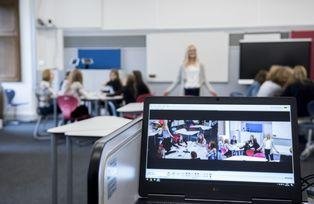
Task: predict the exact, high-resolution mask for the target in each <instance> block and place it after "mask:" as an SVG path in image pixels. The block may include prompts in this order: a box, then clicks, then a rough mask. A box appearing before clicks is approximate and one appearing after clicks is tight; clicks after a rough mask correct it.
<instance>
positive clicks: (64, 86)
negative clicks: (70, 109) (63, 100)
mask: <svg viewBox="0 0 314 204" xmlns="http://www.w3.org/2000/svg"><path fill="white" fill-rule="evenodd" d="M70 74H71V71H67V72H66V73H65V77H64V79H63V81H62V82H61V83H60V94H64V93H65V91H66V90H67V89H68V87H69V84H70Z"/></svg>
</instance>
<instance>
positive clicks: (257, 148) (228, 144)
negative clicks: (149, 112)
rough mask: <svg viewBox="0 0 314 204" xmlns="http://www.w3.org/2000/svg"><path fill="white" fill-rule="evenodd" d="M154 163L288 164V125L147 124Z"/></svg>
mask: <svg viewBox="0 0 314 204" xmlns="http://www.w3.org/2000/svg"><path fill="white" fill-rule="evenodd" d="M148 136H149V137H148V142H149V144H148V145H149V154H150V157H151V158H156V159H189V160H222V161H254V162H291V160H292V132H291V126H290V122H277V121H276V122H272V121H220V120H163V119H161V120H149V126H148Z"/></svg>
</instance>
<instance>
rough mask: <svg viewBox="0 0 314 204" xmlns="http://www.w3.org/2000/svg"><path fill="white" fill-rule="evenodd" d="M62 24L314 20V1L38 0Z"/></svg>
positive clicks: (233, 24)
mask: <svg viewBox="0 0 314 204" xmlns="http://www.w3.org/2000/svg"><path fill="white" fill-rule="evenodd" d="M36 1H37V2H38V3H37V5H38V6H37V10H38V13H39V17H40V18H42V19H48V18H50V19H52V20H53V22H55V24H56V25H57V26H58V27H59V28H66V29H73V28H75V29H77V28H94V29H95V28H96V29H101V28H102V29H104V30H138V29H140V30H143V29H144V30H145V29H146V30H152V29H153V30H155V29H156V30H160V29H191V28H210V29H212V28H215V29H216V28H223V29H225V28H228V29H229V28H250V27H265V26H266V27H267V26H295V25H312V26H313V24H314V12H313V8H314V1H313V0H298V1H296V0H236V1H234V0H193V1H192V0H133V1H130V0H89V1H87V0H36Z"/></svg>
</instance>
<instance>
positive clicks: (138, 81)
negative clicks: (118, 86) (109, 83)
mask: <svg viewBox="0 0 314 204" xmlns="http://www.w3.org/2000/svg"><path fill="white" fill-rule="evenodd" d="M133 75H134V80H135V89H136V98H137V97H138V96H140V95H143V94H150V93H151V92H150V90H149V88H148V86H147V85H146V84H145V82H144V81H143V77H142V73H141V72H140V71H137V70H135V71H133Z"/></svg>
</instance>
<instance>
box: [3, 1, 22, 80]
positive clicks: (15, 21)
mask: <svg viewBox="0 0 314 204" xmlns="http://www.w3.org/2000/svg"><path fill="white" fill-rule="evenodd" d="M18 13H19V4H18V0H0V82H12V81H20V79H21V73H20V72H21V71H20V70H21V69H20V43H19V38H20V36H19V14H18Z"/></svg>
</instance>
